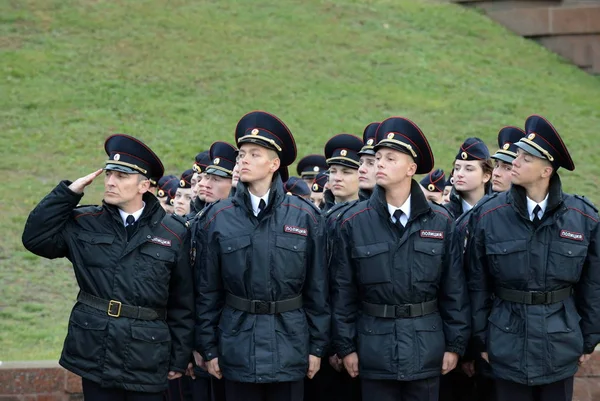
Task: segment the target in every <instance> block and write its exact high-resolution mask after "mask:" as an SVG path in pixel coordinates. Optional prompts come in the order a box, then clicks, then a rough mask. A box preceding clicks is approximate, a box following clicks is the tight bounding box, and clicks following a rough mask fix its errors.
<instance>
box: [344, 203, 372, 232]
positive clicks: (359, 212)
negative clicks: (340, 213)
mask: <svg viewBox="0 0 600 401" xmlns="http://www.w3.org/2000/svg"><path fill="white" fill-rule="evenodd" d="M371 209H373V208H372V207H366V208H364V209H363V210H359V211H358V212H356V213H354V214H353V215H352V216H350V217H348V218H347V219H345V220H344V221H342V224H340V227H341V226H343V225H344V224H346V222H347V221H348V220H350V219H352V218H354V216H356V215H358V214H361V213H362V212H366V211H367V210H371Z"/></svg>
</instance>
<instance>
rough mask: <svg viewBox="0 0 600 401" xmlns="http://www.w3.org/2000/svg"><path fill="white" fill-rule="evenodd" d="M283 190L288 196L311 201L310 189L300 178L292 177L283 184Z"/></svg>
mask: <svg viewBox="0 0 600 401" xmlns="http://www.w3.org/2000/svg"><path fill="white" fill-rule="evenodd" d="M283 190H284V191H285V192H286V193H287V194H288V195H296V196H299V197H301V198H304V199H306V200H310V188H309V187H308V185H307V184H306V181H304V180H303V179H301V178H300V177H290V178H288V180H287V181H286V182H285V183H284V184H283Z"/></svg>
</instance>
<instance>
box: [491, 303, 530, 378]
mask: <svg viewBox="0 0 600 401" xmlns="http://www.w3.org/2000/svg"><path fill="white" fill-rule="evenodd" d="M488 322H489V323H490V324H489V325H488V336H487V351H488V356H489V359H490V365H492V367H494V366H499V365H501V366H503V367H506V368H508V369H510V370H512V371H517V372H518V371H521V370H522V369H521V368H522V363H523V361H524V360H525V358H523V355H524V352H525V329H524V327H525V322H524V321H523V319H521V318H520V317H519V316H516V315H514V314H513V313H512V312H511V311H510V309H508V308H507V307H505V306H502V305H500V306H498V307H495V308H492V313H491V314H490V316H489V317H488Z"/></svg>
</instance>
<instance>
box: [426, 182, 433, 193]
mask: <svg viewBox="0 0 600 401" xmlns="http://www.w3.org/2000/svg"><path fill="white" fill-rule="evenodd" d="M427 189H428V190H429V192H433V191H435V185H433V184H429V185H427Z"/></svg>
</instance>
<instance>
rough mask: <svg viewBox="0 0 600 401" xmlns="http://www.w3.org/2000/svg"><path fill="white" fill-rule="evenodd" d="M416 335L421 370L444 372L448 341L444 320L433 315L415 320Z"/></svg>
mask: <svg viewBox="0 0 600 401" xmlns="http://www.w3.org/2000/svg"><path fill="white" fill-rule="evenodd" d="M415 333H416V339H417V343H416V344H415V345H416V347H415V348H416V351H417V352H418V354H419V370H421V371H423V370H430V369H439V370H442V362H443V359H444V352H445V350H446V340H445V338H444V331H443V326H442V318H441V317H440V315H438V314H432V315H429V316H425V317H422V318H417V319H416V320H415Z"/></svg>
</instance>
